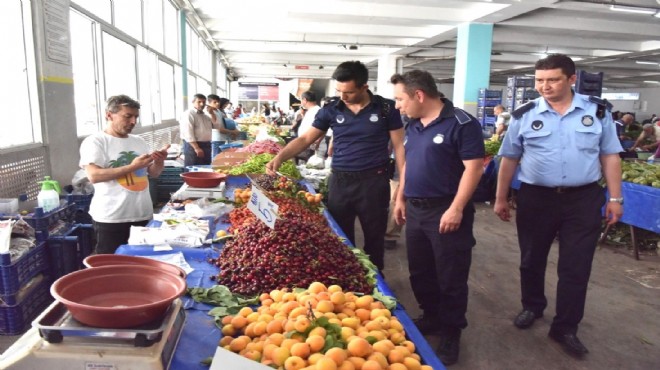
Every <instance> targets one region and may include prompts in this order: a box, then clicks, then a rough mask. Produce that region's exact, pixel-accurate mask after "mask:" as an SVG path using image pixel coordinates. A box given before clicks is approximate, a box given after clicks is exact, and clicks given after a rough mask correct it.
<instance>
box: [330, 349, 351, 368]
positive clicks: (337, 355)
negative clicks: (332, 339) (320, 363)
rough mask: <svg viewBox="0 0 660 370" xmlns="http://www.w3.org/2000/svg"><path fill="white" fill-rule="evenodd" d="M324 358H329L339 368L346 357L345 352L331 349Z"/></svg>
mask: <svg viewBox="0 0 660 370" xmlns="http://www.w3.org/2000/svg"><path fill="white" fill-rule="evenodd" d="M325 357H328V358H331V359H332V360H333V361H334V362H335V364H337V366H339V365H341V364H342V363H343V362H344V361H346V358H347V357H348V356H347V355H346V351H344V350H343V349H341V348H337V347H333V348H330V349H329V350H327V351H326V352H325Z"/></svg>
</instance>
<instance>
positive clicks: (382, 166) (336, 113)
mask: <svg viewBox="0 0 660 370" xmlns="http://www.w3.org/2000/svg"><path fill="white" fill-rule="evenodd" d="M332 78H334V79H335V80H336V81H337V83H336V89H337V92H338V93H339V98H338V99H335V100H332V101H330V102H329V103H328V104H326V105H325V106H324V107H323V108H322V109H321V110H320V111H319V112H318V113H317V114H316V119H314V123H313V124H312V127H311V128H309V129H308V130H307V131H306V132H305V133H304V134H303V135H300V136H299V137H298V138H297V139H295V140H293V141H292V142H290V143H289V144H288V145H287V146H286V147H284V149H282V151H280V152H279V154H277V156H275V158H274V159H273V160H272V161H270V162H269V163H268V164H267V165H266V170H267V172H268V173H270V174H274V173H275V171H277V169H278V168H279V167H280V166H281V165H282V163H283V162H284V161H286V160H288V159H290V158H293V157H294V156H296V155H298V154H299V153H300V152H302V151H303V150H305V149H306V148H308V147H309V146H310V145H312V144H313V143H315V142H316V141H317V140H319V139H321V138H322V137H323V136H324V135H325V132H326V131H327V130H328V129H329V128H332V131H333V141H334V153H333V157H332V158H333V159H332V174H331V175H330V178H329V179H328V188H329V191H328V203H327V205H328V211H330V213H331V214H332V216H333V217H334V218H335V220H336V221H337V224H338V225H339V227H340V228H341V229H342V230H343V231H344V233H345V234H346V236H347V237H348V240H350V242H351V243H353V245H355V218H356V217H357V218H358V219H359V220H360V224H361V225H362V231H363V232H364V251H365V252H366V253H367V254H368V255H369V258H370V259H371V261H372V262H373V263H374V264H375V265H376V267H378V269H379V270H381V271H382V270H383V268H384V266H385V261H384V254H385V251H384V243H385V229H386V227H387V208H388V205H389V201H390V187H389V174H388V163H389V151H388V143H389V141H390V140H391V141H392V146H393V147H394V153H395V157H396V163H397V166H398V167H399V170H401V167H402V166H403V161H404V159H403V156H404V153H403V124H402V123H401V115H400V114H399V111H398V110H397V109H396V108H395V107H394V102H393V101H391V100H388V99H385V98H383V97H381V96H378V95H374V94H372V93H371V91H369V85H368V84H367V80H368V78H369V70H368V69H367V67H366V66H365V65H364V64H362V63H361V62H359V61H348V62H343V63H341V64H339V66H337V68H336V69H335V71H334V72H333V74H332Z"/></svg>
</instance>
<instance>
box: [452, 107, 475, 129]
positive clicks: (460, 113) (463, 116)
mask: <svg viewBox="0 0 660 370" xmlns="http://www.w3.org/2000/svg"><path fill="white" fill-rule="evenodd" d="M454 117H456V120H457V121H458V123H460V124H461V125H464V124H466V123H468V122H470V121H472V117H470V115H469V114H468V113H467V112H466V111H464V110H462V109H458V108H454Z"/></svg>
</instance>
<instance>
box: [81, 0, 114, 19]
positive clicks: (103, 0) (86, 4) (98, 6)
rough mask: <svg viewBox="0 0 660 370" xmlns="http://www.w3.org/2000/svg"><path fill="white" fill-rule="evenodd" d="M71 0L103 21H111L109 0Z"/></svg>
mask: <svg viewBox="0 0 660 370" xmlns="http://www.w3.org/2000/svg"><path fill="white" fill-rule="evenodd" d="M73 2H74V3H76V4H78V5H80V6H81V7H83V8H85V10H87V11H89V12H90V13H92V14H94V15H95V16H97V17H99V18H101V19H103V20H104V21H106V22H108V23H112V8H111V5H110V0H73Z"/></svg>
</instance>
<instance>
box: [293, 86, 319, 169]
mask: <svg viewBox="0 0 660 370" xmlns="http://www.w3.org/2000/svg"><path fill="white" fill-rule="evenodd" d="M316 100H317V99H316V94H315V93H314V92H313V91H305V92H304V93H302V94H301V95H300V107H301V108H302V109H303V110H304V112H305V114H304V115H303V118H302V120H301V121H300V125H299V126H298V132H297V135H298V136H302V135H304V134H305V132H307V130H309V128H310V127H312V123H313V122H314V118H316V113H318V111H319V110H320V109H321V107H320V106H319V105H318V103H317V101H316ZM321 140H322V139H319V140H317V141H315V142H314V143H313V144H312V145H311V146H310V147H309V148H307V149H305V150H303V151H302V153H300V154H298V155H297V156H296V160H300V161H307V160H308V159H309V158H310V157H311V156H313V155H314V152H315V151H316V149H318V147H319V144H320V143H321Z"/></svg>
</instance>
